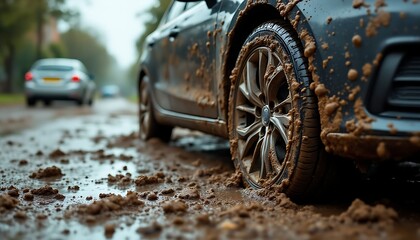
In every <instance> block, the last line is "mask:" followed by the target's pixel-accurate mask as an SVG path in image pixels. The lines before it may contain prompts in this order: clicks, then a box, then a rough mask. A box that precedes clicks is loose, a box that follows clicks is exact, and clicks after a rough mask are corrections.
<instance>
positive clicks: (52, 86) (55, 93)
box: [25, 58, 95, 107]
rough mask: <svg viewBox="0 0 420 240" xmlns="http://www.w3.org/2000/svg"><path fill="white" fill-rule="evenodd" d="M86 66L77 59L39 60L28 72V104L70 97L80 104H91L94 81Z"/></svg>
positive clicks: (68, 98) (26, 81)
mask: <svg viewBox="0 0 420 240" xmlns="http://www.w3.org/2000/svg"><path fill="white" fill-rule="evenodd" d="M93 78H94V77H93V75H92V74H91V73H89V72H88V71H87V69H86V67H85V65H84V64H83V63H82V62H81V61H80V60H77V59H68V58H46V59H40V60H38V61H36V62H35V63H34V64H33V65H32V67H31V68H30V70H29V71H28V72H27V73H26V74H25V95H26V104H27V106H28V107H33V106H35V104H36V102H37V101H44V103H45V105H47V106H48V105H50V104H51V101H53V100H71V101H75V102H76V103H77V104H78V105H79V106H82V105H83V104H88V105H92V103H93V100H94V95H95V82H94V81H93Z"/></svg>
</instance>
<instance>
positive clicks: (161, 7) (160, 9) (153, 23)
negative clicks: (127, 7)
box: [128, 0, 171, 79]
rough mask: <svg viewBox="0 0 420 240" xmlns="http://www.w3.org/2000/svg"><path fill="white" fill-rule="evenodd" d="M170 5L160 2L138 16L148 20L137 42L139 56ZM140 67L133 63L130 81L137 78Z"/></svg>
mask: <svg viewBox="0 0 420 240" xmlns="http://www.w3.org/2000/svg"><path fill="white" fill-rule="evenodd" d="M170 3H171V0H161V1H158V2H157V4H155V5H154V6H152V7H150V8H149V9H146V10H145V11H144V12H140V13H139V14H138V16H142V17H143V16H145V17H146V18H147V20H146V21H145V22H144V29H145V30H144V31H143V33H142V34H141V35H140V36H139V38H138V39H137V41H136V48H137V52H138V55H139V56H141V53H142V48H143V45H144V42H145V40H146V37H147V36H148V35H149V34H150V33H152V32H153V31H154V30H155V29H156V28H157V26H158V25H159V22H160V21H161V19H162V17H163V14H164V13H165V11H166V9H167V8H168V7H169V4H170ZM138 67H139V66H138V63H133V65H131V67H130V68H129V69H128V77H129V79H136V76H137V74H138Z"/></svg>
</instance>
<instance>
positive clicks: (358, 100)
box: [139, 0, 420, 161]
mask: <svg viewBox="0 0 420 240" xmlns="http://www.w3.org/2000/svg"><path fill="white" fill-rule="evenodd" d="M358 2H360V3H358ZM206 3H207V4H206ZM181 6H184V7H181ZM273 20H275V21H284V22H285V23H287V24H289V25H290V26H292V27H293V28H294V30H295V32H296V34H297V36H299V39H300V41H301V44H302V46H303V49H302V52H304V55H305V57H306V60H307V62H308V69H309V72H310V75H311V78H312V80H313V82H314V84H311V85H310V90H311V91H313V92H315V93H316V95H317V99H318V109H319V115H320V117H319V118H320V126H321V132H320V137H321V140H322V143H323V144H324V146H325V149H326V151H327V152H329V153H333V154H338V155H342V156H345V157H350V158H354V159H358V160H361V159H362V160H365V159H372V160H375V161H376V160H380V159H394V160H395V159H411V160H412V159H413V158H414V159H415V156H416V155H417V154H418V153H419V152H420V141H419V140H420V138H419V136H420V4H418V3H417V1H391V0H388V1H373V0H372V1H367V0H366V1H350V0H343V1H336V0H330V1H315V0H309V1H298V0H295V1H286V0H284V1H274V0H268V1H240V0H219V1H214V2H213V1H197V2H194V3H192V2H189V3H184V2H180V1H174V2H173V4H172V5H171V7H170V8H169V10H168V12H167V13H166V15H165V16H164V18H163V20H162V22H161V24H160V25H159V27H158V28H157V30H156V31H155V32H153V33H152V34H151V35H150V36H148V38H147V43H146V45H145V46H144V49H143V55H142V58H141V72H140V75H139V83H141V81H142V79H143V77H144V76H148V78H149V82H150V84H149V87H148V89H149V92H150V94H151V99H152V104H153V114H154V117H155V118H156V121H157V122H159V123H160V124H164V125H171V126H182V127H187V128H192V129H197V130H201V131H204V132H207V133H211V134H215V135H218V136H221V137H224V138H229V126H228V122H229V112H228V108H229V107H228V106H229V101H230V99H229V94H230V91H231V87H232V78H230V76H231V74H232V70H233V69H234V67H235V63H236V61H237V59H238V55H239V52H240V51H241V48H242V47H243V46H242V44H243V43H244V42H245V40H246V39H247V37H248V36H249V35H250V34H251V33H252V32H253V31H254V30H255V29H256V28H257V27H258V26H260V25H261V24H263V23H265V22H267V21H273ZM314 46H315V47H316V50H315V49H314ZM307 51H308V52H307ZM309 84H310V83H308V86H309ZM139 86H140V84H139ZM300 91H302V92H304V91H309V89H307V88H301V89H300ZM417 160H418V159H417Z"/></svg>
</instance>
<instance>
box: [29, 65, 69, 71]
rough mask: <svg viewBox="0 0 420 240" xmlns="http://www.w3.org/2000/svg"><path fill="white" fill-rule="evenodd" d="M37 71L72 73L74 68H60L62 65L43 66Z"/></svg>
mask: <svg viewBox="0 0 420 240" xmlns="http://www.w3.org/2000/svg"><path fill="white" fill-rule="evenodd" d="M36 70H40V71H71V70H73V67H70V66H60V65H42V66H38V67H37V68H36Z"/></svg>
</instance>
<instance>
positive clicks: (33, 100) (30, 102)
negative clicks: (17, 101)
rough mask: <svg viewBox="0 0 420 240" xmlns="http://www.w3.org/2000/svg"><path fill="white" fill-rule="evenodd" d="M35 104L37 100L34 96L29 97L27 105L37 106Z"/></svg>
mask: <svg viewBox="0 0 420 240" xmlns="http://www.w3.org/2000/svg"><path fill="white" fill-rule="evenodd" d="M35 105H36V100H35V99H34V98H27V99H26V106H27V107H30V108H32V107H35Z"/></svg>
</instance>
